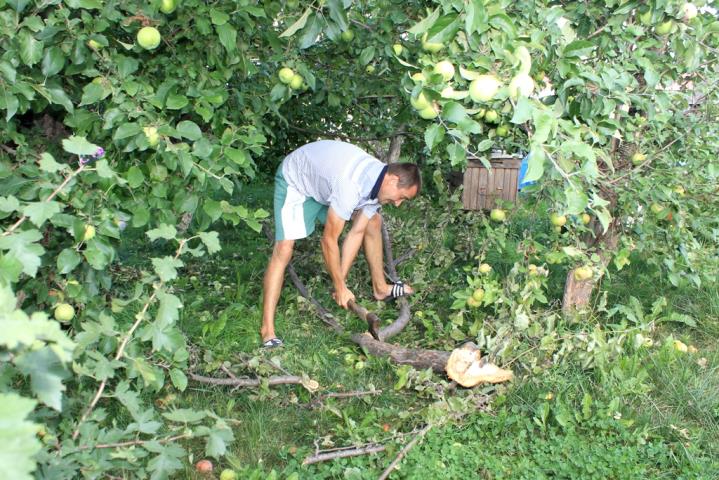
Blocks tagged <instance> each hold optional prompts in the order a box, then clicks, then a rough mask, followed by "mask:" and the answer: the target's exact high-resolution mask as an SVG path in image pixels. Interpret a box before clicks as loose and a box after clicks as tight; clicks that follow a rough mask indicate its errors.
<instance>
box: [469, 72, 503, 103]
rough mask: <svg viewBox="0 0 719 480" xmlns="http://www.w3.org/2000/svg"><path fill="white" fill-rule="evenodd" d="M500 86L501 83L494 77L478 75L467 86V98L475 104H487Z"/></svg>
mask: <svg viewBox="0 0 719 480" xmlns="http://www.w3.org/2000/svg"><path fill="white" fill-rule="evenodd" d="M501 86H502V82H500V81H499V79H498V78H497V77H495V76H494V75H480V76H478V77H477V78H475V79H474V80H472V83H470V84H469V96H470V98H471V99H472V100H474V101H475V102H488V101H490V100H492V99H493V98H494V96H495V95H496V94H497V92H498V91H499V89H500V87H501Z"/></svg>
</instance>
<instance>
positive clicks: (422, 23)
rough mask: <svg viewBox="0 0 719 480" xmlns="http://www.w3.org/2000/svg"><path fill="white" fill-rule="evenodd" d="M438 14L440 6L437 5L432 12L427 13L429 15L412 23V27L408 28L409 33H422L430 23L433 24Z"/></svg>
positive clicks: (427, 28) (418, 34)
mask: <svg viewBox="0 0 719 480" xmlns="http://www.w3.org/2000/svg"><path fill="white" fill-rule="evenodd" d="M439 14H440V8H439V7H438V8H436V9H435V10H434V12H432V13H431V14H430V15H429V17H427V18H425V19H424V20H422V21H420V22H418V23H417V24H416V25H414V26H413V27H412V28H410V29H409V30H408V32H409V33H411V34H412V35H417V36H420V35H422V34H423V33H424V32H426V31H427V30H429V28H430V27H431V26H432V25H434V22H436V21H437V19H438V18H439Z"/></svg>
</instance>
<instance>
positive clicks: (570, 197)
mask: <svg viewBox="0 0 719 480" xmlns="http://www.w3.org/2000/svg"><path fill="white" fill-rule="evenodd" d="M564 197H565V201H566V203H567V213H569V214H570V215H580V214H581V213H583V212H584V210H585V209H586V208H587V205H588V204H589V198H588V197H587V194H586V193H584V191H582V190H579V189H576V188H575V187H573V186H571V185H568V186H567V188H565V189H564Z"/></svg>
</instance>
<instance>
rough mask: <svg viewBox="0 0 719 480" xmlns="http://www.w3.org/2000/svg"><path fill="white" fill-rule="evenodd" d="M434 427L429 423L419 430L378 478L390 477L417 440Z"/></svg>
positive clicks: (380, 479) (379, 479)
mask: <svg viewBox="0 0 719 480" xmlns="http://www.w3.org/2000/svg"><path fill="white" fill-rule="evenodd" d="M431 428H432V424H431V423H430V424H428V425H427V426H426V427H424V428H423V429H422V430H420V431H419V433H418V434H417V435H416V436H415V437H414V438H413V439H412V440H411V441H410V442H409V443H408V444H407V445H405V446H404V448H403V449H402V450H401V451H400V452H399V454H397V457H396V458H395V459H394V460H392V463H390V464H389V466H388V467H387V468H386V469H385V470H384V472H382V475H380V476H379V477H378V479H377V480H385V479H386V478H387V477H389V474H390V473H392V470H394V468H395V467H396V466H397V464H398V463H399V462H400V461H402V459H403V458H404V456H405V455H407V453H408V452H409V451H410V450H411V449H412V447H414V446H415V445H416V444H417V442H418V441H419V440H420V439H421V438H422V437H424V436H425V435H426V434H427V432H429V430H430V429H431Z"/></svg>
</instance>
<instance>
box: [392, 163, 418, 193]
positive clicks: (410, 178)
mask: <svg viewBox="0 0 719 480" xmlns="http://www.w3.org/2000/svg"><path fill="white" fill-rule="evenodd" d="M387 173H389V174H392V175H396V176H397V177H398V178H399V181H398V182H397V187H399V188H411V187H414V186H415V185H416V186H417V193H418V194H419V190H420V188H421V187H422V177H421V176H420V174H419V167H418V166H417V165H416V164H414V163H390V165H389V168H388V169H387Z"/></svg>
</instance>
